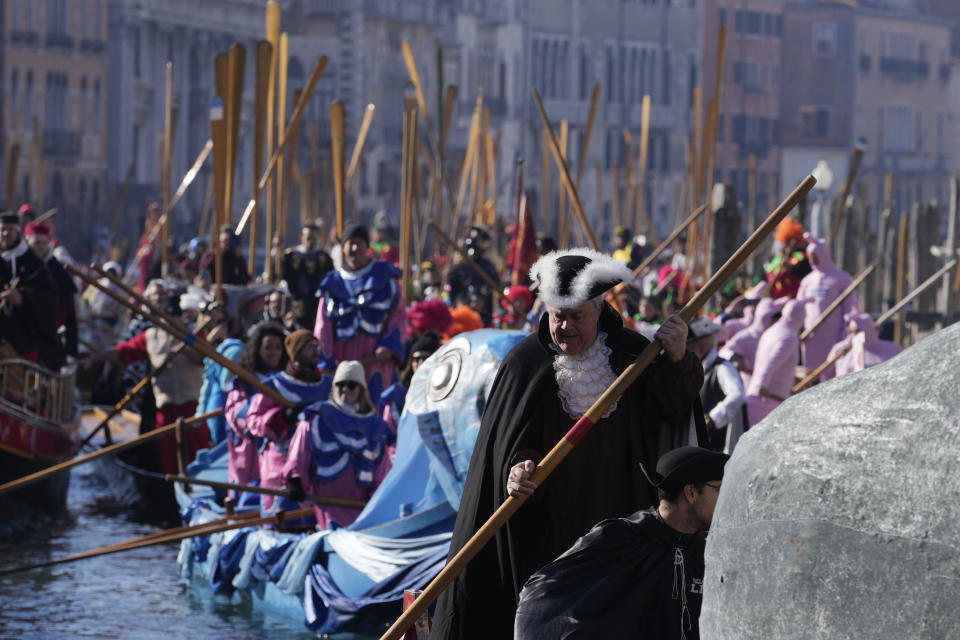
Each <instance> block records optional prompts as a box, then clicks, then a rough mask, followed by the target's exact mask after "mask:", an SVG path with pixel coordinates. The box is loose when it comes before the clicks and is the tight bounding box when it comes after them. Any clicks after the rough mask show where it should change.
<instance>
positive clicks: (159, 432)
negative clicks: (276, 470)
mask: <svg viewBox="0 0 960 640" xmlns="http://www.w3.org/2000/svg"><path fill="white" fill-rule="evenodd" d="M221 413H223V409H214V410H213V411H208V412H207V413H203V414H200V415H198V416H193V417H190V418H187V419H186V420H184V424H187V425H191V424H194V423H197V422H202V421H204V420H206V419H207V418H214V417H216V416H219V415H220V414H221ZM176 428H177V425H176V423H171V424H168V425H166V426H163V427H159V428H157V429H154V430H153V431H150V432H147V433H144V434H142V435H140V436H137V437H136V438H133V439H132V440H128V441H126V442H118V443H117V444H112V445H110V446H108V447H104V448H103V449H99V450H97V451H94V452H93V453H88V454H87V455H85V456H80V457H78V458H73V459H71V460H67V461H66V462H61V463H60V464H55V465H53V466H52V467H47V468H46V469H43V470H41V471H37V472H36V473H31V474H30V475H26V476H23V477H21V478H17V479H16V480H12V481H10V482H7V483H5V484H3V485H0V495H3V494H5V493H9V492H11V491H15V490H17V489H22V488H23V487H26V486H28V485H31V484H34V483H35V482H40V481H41V480H44V479H46V478H49V477H50V476H53V475H56V474H58V473H60V472H62V471H66V470H67V469H72V468H73V467H75V466H77V465H80V464H83V463H85V462H90V461H91V460H96V459H97V458H102V457H103V456H109V455H113V454H115V453H120V452H121V451H126V450H127V449H132V448H133V447H136V446H139V445H141V444H144V443H145V442H150V441H151V440H156V439H157V438H159V437H160V436H163V435H166V434H168V433H171V432H173V430H174V429H176Z"/></svg>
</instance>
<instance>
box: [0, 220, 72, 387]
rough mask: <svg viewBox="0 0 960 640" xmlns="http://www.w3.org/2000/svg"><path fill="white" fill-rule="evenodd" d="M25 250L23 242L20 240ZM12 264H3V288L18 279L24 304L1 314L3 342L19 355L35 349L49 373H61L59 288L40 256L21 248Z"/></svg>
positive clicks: (8, 307) (0, 285)
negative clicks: (54, 371) (58, 333)
mask: <svg viewBox="0 0 960 640" xmlns="http://www.w3.org/2000/svg"><path fill="white" fill-rule="evenodd" d="M20 242H21V243H23V246H24V247H25V246H26V243H24V241H23V239H22V238H21V240H20ZM21 251H22V253H21V254H20V255H18V256H17V257H16V272H14V264H13V260H0V288H3V287H5V286H6V285H8V284H10V283H11V282H13V281H14V280H15V279H16V278H19V279H20V280H19V282H18V284H17V291H19V292H20V294H21V295H22V297H23V304H21V305H18V306H13V305H5V307H6V308H5V309H4V310H3V311H2V312H0V340H6V341H7V342H9V343H10V344H11V346H12V347H13V348H14V349H15V350H16V351H17V353H21V354H22V353H26V352H28V351H32V350H34V349H36V350H37V351H38V353H39V357H40V362H41V363H42V364H43V365H45V366H46V367H47V368H49V369H54V370H56V369H59V368H60V365H61V364H63V352H62V349H61V347H60V343H59V340H58V338H57V301H58V294H57V287H56V285H55V284H54V282H53V279H52V277H51V276H50V272H49V271H48V270H47V268H46V265H44V262H43V260H41V259H40V258H39V257H38V256H37V254H35V253H34V252H33V251H32V250H31V249H29V248H26V250H25V251H24V250H23V248H22V247H21V246H20V245H18V247H17V248H16V249H14V252H21Z"/></svg>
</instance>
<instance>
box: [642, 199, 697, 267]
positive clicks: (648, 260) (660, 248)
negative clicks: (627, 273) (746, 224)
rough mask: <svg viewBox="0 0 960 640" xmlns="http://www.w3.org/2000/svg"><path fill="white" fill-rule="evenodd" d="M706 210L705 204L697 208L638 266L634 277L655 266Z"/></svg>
mask: <svg viewBox="0 0 960 640" xmlns="http://www.w3.org/2000/svg"><path fill="white" fill-rule="evenodd" d="M705 208H706V205H703V204H702V205H700V206H699V207H697V208H696V209H694V210H693V212H692V213H691V214H690V215H689V216H687V219H686V220H684V221H683V222H681V223H680V224H679V225H677V228H676V229H674V230H673V231H671V232H670V235H668V236H667V237H666V238H664V240H663V242H661V243H660V244H658V245H657V247H656V248H655V249H654V250H653V251H651V252H650V255H648V256H647V257H646V258H645V259H644V261H643V262H641V263H640V264H639V265H638V266H637V268H636V269H634V270H633V275H634V277H636V276H639V275H640V274H642V273H643V272H644V271H646V270H647V269H648V268H649V267H650V265H651V264H653V261H654V260H656V259H657V256H659V255H660V254H661V253H663V252H664V250H665V249H666V248H667V247H669V246H670V245H671V244H673V241H674V240H676V239H677V238H679V237H680V234H681V233H683V232H684V231H686V229H687V227H689V226H690V225H691V224H692V223H693V221H694V220H696V219H697V217H698V216H699V215H700V214H701V213H703V210H704V209H705Z"/></svg>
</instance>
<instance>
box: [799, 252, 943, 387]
mask: <svg viewBox="0 0 960 640" xmlns="http://www.w3.org/2000/svg"><path fill="white" fill-rule="evenodd" d="M955 264H960V261H958V260H957V259H956V258H954V259H953V260H951V261H950V262H948V263H947V264H945V265H943V266H942V267H940V269H938V270H937V272H936V273H934V274H933V275H932V276H930V277H929V278H927V279H926V280H924V281H923V282H922V283H921V284H919V285H917V288H916V289H914V290H913V291H911V292H910V293H909V294H908V295H907V296H906V297H904V298H903V299H902V300H900V302H898V303H897V304H895V305H893V306H892V307H890V308H889V309H887V311H885V312H884V313H883V314H881V315H880V317H879V318H877V319H876V320H875V321H874V323H873V326H875V327H877V328H878V329H879V328H880V327H881V326H883V323H884V322H886V321H887V320H889V319H890V318H892V317H893V316H894V315H895V314H897V313H898V312H899V311H900V310H901V309H902V308H904V307H905V306H907V305H908V304H910V303H911V302H913V299H914V298H916V297H917V296H918V295H920V294H921V293H923V292H924V291H926V290H927V289H929V288H930V286H931V285H933V284H934V283H935V282H936V281H937V279H938V278H940V276H942V275H943V274H945V273H946V272H947V271H949V270H950V269H952V268H953V266H954V265H955ZM851 348H852V346H851V344H847V346H846V347H844V348H842V349H840V351H839V352H838V353H837V354H835V355H834V356H833V357H832V358H830V359H829V360H827V361H826V362H824V363H823V364H821V365H820V366H819V367H817V368H816V369H814V370H813V371H811V372H810V374H809V375H807V377H806V378H804V379H803V380H801V381H800V382H798V383H797V384H796V385H794V387H793V389H792V390H791V393H800V392H801V391H803V390H804V389H806V388H807V387H808V386H810V384H811V383H812V382H813V381H814V380H817V379H819V378H820V374H822V373H823V372H824V371H826V370H827V369H829V368H830V367H832V366H833V365H834V364H835V363H836V362H837V360H839V359H840V358H842V357H843V356H845V355H847V353H849V352H850V349H851Z"/></svg>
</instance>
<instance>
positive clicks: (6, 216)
mask: <svg viewBox="0 0 960 640" xmlns="http://www.w3.org/2000/svg"><path fill="white" fill-rule="evenodd" d="M0 224H15V225H18V226H19V225H20V216H18V215H17V214H15V213H13V212H12V211H0Z"/></svg>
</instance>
